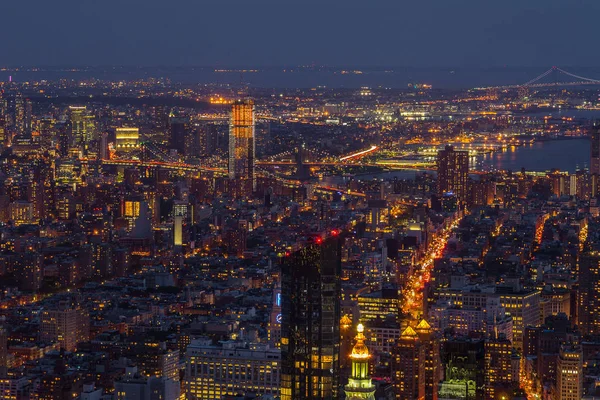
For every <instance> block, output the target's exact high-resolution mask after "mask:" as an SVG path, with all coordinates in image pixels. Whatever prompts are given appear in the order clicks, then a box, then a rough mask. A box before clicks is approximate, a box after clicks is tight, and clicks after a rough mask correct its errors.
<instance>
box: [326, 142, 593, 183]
mask: <svg viewBox="0 0 600 400" xmlns="http://www.w3.org/2000/svg"><path fill="white" fill-rule="evenodd" d="M473 163H474V164H473V169H476V170H480V171H495V170H510V171H514V172H517V171H520V170H521V168H525V170H526V171H536V172H544V171H550V170H552V169H558V170H560V171H566V172H575V171H577V170H579V169H586V168H589V165H590V141H589V139H588V138H576V139H557V140H545V141H538V142H534V143H532V144H526V145H522V146H514V147H507V148H506V149H504V150H502V151H494V152H491V153H486V154H483V155H480V156H477V157H474V158H473ZM418 172H419V171H418V170H395V171H384V172H377V173H368V174H359V175H356V178H358V179H361V180H369V179H385V180H387V179H394V178H397V179H414V177H415V175H416V174H417V173H418ZM340 180H341V178H338V179H335V181H336V182H337V181H340ZM328 181H329V182H330V183H331V182H333V181H332V180H331V177H329V178H328Z"/></svg>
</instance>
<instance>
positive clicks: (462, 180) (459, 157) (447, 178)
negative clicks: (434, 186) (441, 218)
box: [437, 146, 469, 203]
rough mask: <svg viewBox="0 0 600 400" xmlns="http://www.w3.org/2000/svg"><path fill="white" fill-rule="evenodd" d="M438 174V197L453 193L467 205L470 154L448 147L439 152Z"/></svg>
mask: <svg viewBox="0 0 600 400" xmlns="http://www.w3.org/2000/svg"><path fill="white" fill-rule="evenodd" d="M437 172H438V177H437V180H438V196H440V197H442V196H444V195H445V194H449V193H453V194H454V195H455V196H456V199H457V200H458V201H459V202H461V203H466V201H467V200H468V197H469V192H468V187H467V186H468V182H469V152H467V151H456V150H454V147H452V146H446V148H445V149H444V150H440V151H439V152H438V156H437Z"/></svg>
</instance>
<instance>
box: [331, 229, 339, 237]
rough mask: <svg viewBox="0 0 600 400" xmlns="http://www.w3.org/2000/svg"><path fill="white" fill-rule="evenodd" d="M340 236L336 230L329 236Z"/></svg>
mask: <svg viewBox="0 0 600 400" xmlns="http://www.w3.org/2000/svg"><path fill="white" fill-rule="evenodd" d="M339 234H340V231H338V230H337V229H334V230H332V231H331V236H337V235H339Z"/></svg>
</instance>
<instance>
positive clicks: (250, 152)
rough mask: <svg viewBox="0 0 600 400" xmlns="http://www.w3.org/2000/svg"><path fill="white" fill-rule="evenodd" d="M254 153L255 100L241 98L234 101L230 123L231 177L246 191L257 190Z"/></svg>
mask: <svg viewBox="0 0 600 400" xmlns="http://www.w3.org/2000/svg"><path fill="white" fill-rule="evenodd" d="M254 154H255V143H254V101H252V100H239V101H236V102H235V103H233V106H232V108H231V120H230V123H229V179H231V180H235V181H237V182H239V183H240V187H244V188H246V189H247V190H246V191H250V190H251V191H254V190H256V178H255V176H254Z"/></svg>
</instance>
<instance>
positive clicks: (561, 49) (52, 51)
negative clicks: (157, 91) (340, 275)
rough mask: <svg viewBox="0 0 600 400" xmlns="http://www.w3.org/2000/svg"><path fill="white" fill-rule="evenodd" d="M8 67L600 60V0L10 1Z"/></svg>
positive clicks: (6, 7)
mask: <svg viewBox="0 0 600 400" xmlns="http://www.w3.org/2000/svg"><path fill="white" fill-rule="evenodd" d="M0 7H1V8H0V9H1V12H0V15H2V21H1V23H0V36H1V37H2V38H3V39H2V43H3V44H2V47H1V48H0V65H8V66H15V65H29V66H31V65H44V66H50V65H93V66H97V65H144V66H155V65H165V66H178V65H206V66H208V65H210V66H214V65H222V66H240V65H244V66H280V65H298V64H310V63H316V64H325V65H334V66H412V67H448V66H451V67H464V66H469V67H487V66H505V65H507V66H534V67H537V66H544V67H548V66H551V65H562V66H600V51H598V29H597V26H598V24H599V20H600V1H597V0H587V1H583V0H507V1H499V0H363V1H357V0H345V1H340V0H318V1H317V0H303V1H297V0H279V1H274V0H253V1H252V0H145V1H141V0H118V1H117V0H79V1H75V0H4V1H2V4H1V6H0Z"/></svg>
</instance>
